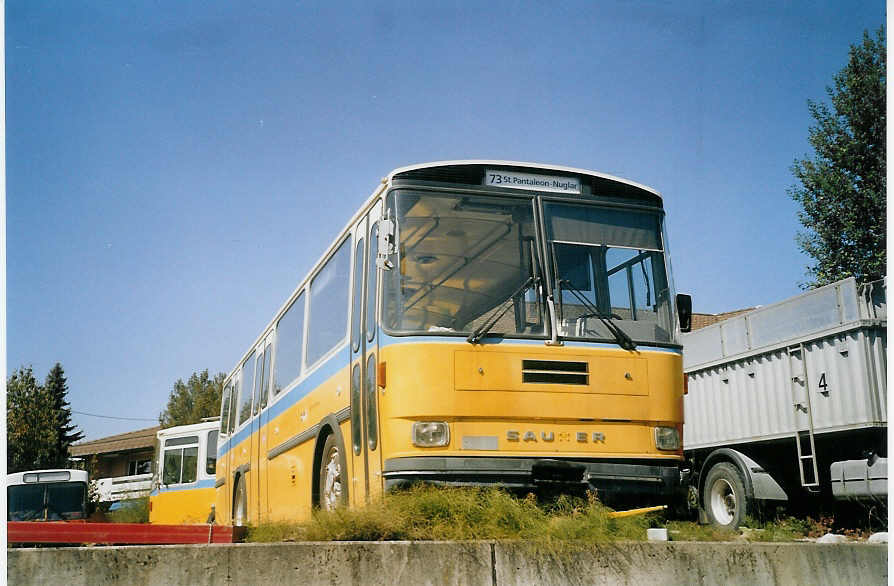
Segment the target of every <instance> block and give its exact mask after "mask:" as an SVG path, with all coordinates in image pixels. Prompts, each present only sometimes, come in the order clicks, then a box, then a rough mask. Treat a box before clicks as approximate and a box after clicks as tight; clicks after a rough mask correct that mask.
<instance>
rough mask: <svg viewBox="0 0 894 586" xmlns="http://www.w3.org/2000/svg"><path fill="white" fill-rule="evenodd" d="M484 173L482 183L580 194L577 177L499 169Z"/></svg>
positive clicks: (488, 170)
mask: <svg viewBox="0 0 894 586" xmlns="http://www.w3.org/2000/svg"><path fill="white" fill-rule="evenodd" d="M485 173H486V174H485V176H484V184H485V185H492V186H494V187H511V188H512V189H527V190H530V191H549V192H552V193H574V194H580V180H579V179H578V178H577V177H555V176H553V175H534V174H531V173H518V172H517V171H501V170H499V169H487V170H486V171H485Z"/></svg>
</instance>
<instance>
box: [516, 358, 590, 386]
mask: <svg viewBox="0 0 894 586" xmlns="http://www.w3.org/2000/svg"><path fill="white" fill-rule="evenodd" d="M589 377H590V375H589V373H588V364H587V363H586V362H559V361H557V360H522V382H523V383H551V384H559V385H587V384H589Z"/></svg>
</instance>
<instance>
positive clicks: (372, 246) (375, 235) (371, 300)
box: [366, 222, 379, 342]
mask: <svg viewBox="0 0 894 586" xmlns="http://www.w3.org/2000/svg"><path fill="white" fill-rule="evenodd" d="M378 242H379V223H378V222H371V225H370V227H369V249H368V250H369V261H368V270H369V276H368V277H367V278H366V283H367V285H366V286H367V290H366V341H367V342H372V341H373V338H375V337H376V289H377V284H378V283H377V282H376V278H377V277H378V271H377V270H376V253H377V252H378V248H379V244H378Z"/></svg>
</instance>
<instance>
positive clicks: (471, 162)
mask: <svg viewBox="0 0 894 586" xmlns="http://www.w3.org/2000/svg"><path fill="white" fill-rule="evenodd" d="M456 166H488V167H497V168H503V169H505V168H508V167H516V168H523V169H536V170H539V171H549V172H560V173H573V174H575V175H585V176H587V177H598V178H600V179H607V180H609V181H614V182H617V183H622V184H624V185H630V186H631V187H635V188H637V189H642V190H644V191H648V192H649V193H651V194H652V195H654V196H656V197H658V198H659V199H660V198H661V193H659V192H658V191H656V190H655V189H652V188H651V187H649V186H647V185H643V184H641V183H637V182H635V181H630V180H629V179H624V178H622V177H616V176H614V175H609V174H607V173H600V172H598V171H590V170H587V169H578V168H576V167H565V166H563V165H547V164H544V163H527V162H522V161H501V160H498V159H463V160H456V161H433V162H431V163H419V164H416V165H408V166H406V167H400V168H398V169H395V170H393V171H392V172H391V173H389V174H388V176H387V178H386V180H387V183H388V184H389V185H390V184H391V183H392V181H393V180H394V176H395V175H400V174H402V173H408V172H411V171H418V170H420V169H433V168H437V167H456Z"/></svg>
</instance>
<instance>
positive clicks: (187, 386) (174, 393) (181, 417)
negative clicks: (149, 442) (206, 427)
mask: <svg viewBox="0 0 894 586" xmlns="http://www.w3.org/2000/svg"><path fill="white" fill-rule="evenodd" d="M225 378H226V375H225V374H224V373H222V372H219V373H217V374H216V375H214V377H213V378H212V377H210V376H209V375H208V369H207V368H206V369H205V370H203V371H202V372H194V373H192V375H191V376H190V377H189V380H188V381H186V383H184V382H183V379H177V382H175V383H174V388H173V389H172V390H171V395H170V396H169V397H168V406H167V407H165V410H164V411H162V412H161V415H159V416H158V422H159V424H161V426H162V427H173V426H175V425H188V424H190V423H199V422H200V421H201V420H202V418H204V417H214V416H216V415H219V414H220V396H221V392H222V390H223V382H224V379H225Z"/></svg>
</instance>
